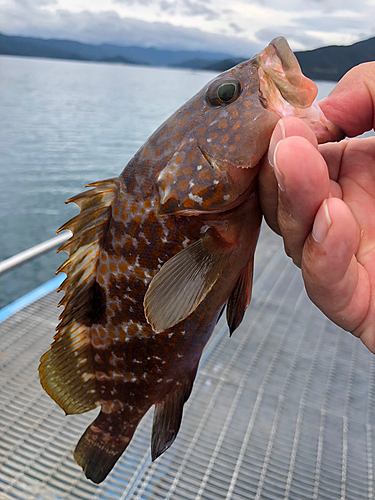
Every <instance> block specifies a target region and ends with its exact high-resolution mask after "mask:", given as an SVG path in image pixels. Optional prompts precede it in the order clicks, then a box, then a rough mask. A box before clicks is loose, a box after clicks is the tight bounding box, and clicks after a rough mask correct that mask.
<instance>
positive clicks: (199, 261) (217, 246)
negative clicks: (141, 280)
mask: <svg viewBox="0 0 375 500" xmlns="http://www.w3.org/2000/svg"><path fill="white" fill-rule="evenodd" d="M232 251H233V249H232V248H231V247H229V246H228V245H224V244H223V243H222V241H221V240H220V239H219V238H218V237H217V236H216V237H215V236H214V234H213V231H212V230H208V231H207V232H206V233H205V235H204V236H203V237H202V238H201V239H199V240H198V241H196V242H194V243H193V244H191V245H189V246H188V247H186V248H185V249H184V250H181V252H179V253H178V254H176V255H175V256H173V257H172V258H171V259H169V260H168V261H167V262H166V263H165V264H164V265H163V266H162V268H161V269H160V271H159V272H158V273H157V274H156V275H155V276H154V278H153V280H152V281H151V283H150V285H149V287H148V290H147V292H146V294H145V298H144V309H145V316H146V319H147V321H148V322H149V323H150V325H151V326H152V328H153V329H154V330H155V331H156V332H162V331H164V330H167V329H168V328H171V327H172V326H174V325H175V324H177V323H179V322H180V321H182V320H183V319H185V318H186V317H187V316H189V314H191V313H192V312H193V311H194V310H195V309H196V308H197V306H198V305H199V304H200V303H201V302H202V300H203V299H204V298H205V297H206V295H207V294H208V292H209V291H210V290H211V288H212V287H213V286H214V284H215V283H216V281H217V279H218V278H219V276H220V274H221V272H222V270H223V269H224V267H225V266H226V264H227V262H228V260H229V257H230V256H231V254H232Z"/></svg>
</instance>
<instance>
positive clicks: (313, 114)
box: [251, 36, 345, 143]
mask: <svg viewBox="0 0 375 500" xmlns="http://www.w3.org/2000/svg"><path fill="white" fill-rule="evenodd" d="M251 61H252V62H253V64H254V65H255V66H257V67H258V77H259V100H260V102H261V104H262V106H263V107H264V108H266V109H268V110H269V111H273V112H274V113H276V114H277V115H279V116H280V118H283V117H284V116H296V117H298V118H300V119H301V120H303V121H305V122H306V123H307V124H308V125H309V127H310V128H311V129H312V130H313V132H314V133H315V135H316V137H317V140H318V142H319V143H323V142H328V141H339V140H341V139H343V138H344V137H345V134H344V133H343V131H342V130H341V129H340V128H339V127H337V126H336V125H334V124H333V123H332V122H330V121H329V120H328V119H327V118H326V117H325V115H324V113H323V111H322V110H321V109H320V106H319V104H318V103H317V102H316V100H315V99H316V96H317V94H318V87H317V86H316V84H315V83H314V82H313V81H312V80H310V79H309V78H307V77H306V76H305V75H303V74H302V71H301V68H300V65H299V63H298V60H297V58H296V56H295V55H294V53H293V52H292V50H291V48H290V47H289V44H288V42H287V41H286V40H285V38H284V37H282V36H280V37H277V38H275V39H274V40H272V42H271V43H270V44H269V45H268V47H266V48H265V49H263V50H262V51H261V52H260V53H259V54H258V55H256V56H254V57H253V58H252V60H251Z"/></svg>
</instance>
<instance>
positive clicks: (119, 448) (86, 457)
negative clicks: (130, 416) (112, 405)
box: [74, 413, 136, 483]
mask: <svg viewBox="0 0 375 500" xmlns="http://www.w3.org/2000/svg"><path fill="white" fill-rule="evenodd" d="M99 418H100V419H101V420H102V421H103V414H102V413H100V414H99V416H98V417H97V419H96V420H95V421H94V422H93V423H92V424H91V425H90V426H89V427H88V428H87V429H86V431H85V433H84V434H83V435H82V437H81V439H80V440H79V441H78V444H77V446H76V449H75V451H74V459H75V461H76V462H77V463H78V465H80V466H81V467H82V469H83V472H84V473H85V475H86V477H87V479H91V481H93V482H94V483H101V482H102V481H103V480H104V479H105V478H106V477H107V475H108V474H109V473H110V471H111V470H112V468H113V467H114V465H115V463H116V462H117V460H118V459H119V458H120V456H121V455H122V454H123V452H124V451H125V449H126V447H127V446H128V444H129V443H130V440H131V438H132V436H133V434H134V431H135V429H136V426H135V427H132V428H131V429H127V431H128V432H127V435H126V436H124V435H121V434H120V433H118V434H117V435H116V436H113V435H111V434H110V433H109V432H106V431H104V430H102V429H101V428H100V427H99V426H98V425H97V423H98V419H99ZM113 428H114V429H115V430H116V431H117V432H118V426H116V425H114V426H113ZM120 429H121V427H120Z"/></svg>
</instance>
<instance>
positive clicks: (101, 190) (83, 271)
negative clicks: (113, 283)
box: [39, 179, 117, 414]
mask: <svg viewBox="0 0 375 500" xmlns="http://www.w3.org/2000/svg"><path fill="white" fill-rule="evenodd" d="M89 186H91V187H93V189H90V190H89V191H86V192H84V193H81V194H79V195H77V196H75V197H73V198H71V199H69V200H68V201H67V203H69V202H74V203H76V204H77V205H78V206H79V207H80V209H81V213H80V214H79V215H77V216H76V217H74V218H73V219H71V220H70V221H69V222H67V223H66V224H64V225H63V226H62V227H61V228H60V229H59V230H58V232H59V231H62V230H64V229H70V230H71V231H72V232H73V236H72V237H71V238H70V239H69V240H68V241H67V242H66V243H65V244H64V245H63V246H62V247H60V248H59V250H58V251H61V250H64V251H66V252H67V253H68V254H69V258H68V259H67V260H66V262H65V263H64V264H63V265H62V266H61V267H60V268H59V269H58V270H57V271H56V272H57V273H58V272H64V273H66V275H67V278H66V279H65V281H64V282H63V283H62V285H61V286H60V288H59V291H60V290H64V291H65V296H64V297H63V298H62V300H61V301H60V304H59V305H63V306H64V307H65V308H64V311H63V313H62V314H61V316H60V320H61V321H60V323H59V325H58V327H57V330H58V333H57V334H56V335H55V337H54V343H53V344H52V346H51V349H50V350H49V351H48V352H46V353H45V354H44V355H43V356H42V359H41V363H40V367H39V374H40V381H41V383H42V386H43V387H44V389H45V391H46V392H47V393H48V394H49V395H50V396H51V397H52V398H53V399H54V400H55V401H56V403H58V404H59V405H60V406H61V408H63V410H64V411H65V412H66V413H69V414H71V413H84V412H86V411H89V410H92V409H93V408H95V407H96V406H98V404H99V397H98V394H97V390H96V379H95V374H94V368H93V361H92V354H91V349H90V346H91V336H90V326H91V325H90V322H91V324H92V323H93V318H94V317H95V314H96V315H97V311H95V309H97V308H98V306H100V294H101V293H102V292H101V288H100V286H99V284H98V283H97V282H96V268H97V264H98V258H99V253H100V249H101V244H102V241H103V236H104V234H105V228H106V225H107V222H108V219H109V217H110V215H111V204H112V202H113V200H114V198H115V196H116V188H117V179H109V180H107V181H101V182H98V183H95V184H89Z"/></svg>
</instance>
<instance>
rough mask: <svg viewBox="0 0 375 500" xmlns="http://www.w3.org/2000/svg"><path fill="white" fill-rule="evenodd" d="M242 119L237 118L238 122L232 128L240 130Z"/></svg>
mask: <svg viewBox="0 0 375 500" xmlns="http://www.w3.org/2000/svg"><path fill="white" fill-rule="evenodd" d="M241 123H242V122H241V120H237V121H236V123H235V124H234V125H233V127H232V130H238V129H239V128H240V127H241Z"/></svg>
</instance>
